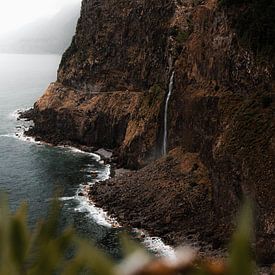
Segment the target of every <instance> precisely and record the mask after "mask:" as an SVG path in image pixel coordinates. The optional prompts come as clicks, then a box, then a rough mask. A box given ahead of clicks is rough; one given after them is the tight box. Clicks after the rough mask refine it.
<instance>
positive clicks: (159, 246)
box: [0, 109, 175, 258]
mask: <svg viewBox="0 0 275 275" xmlns="http://www.w3.org/2000/svg"><path fill="white" fill-rule="evenodd" d="M26 110H28V109H20V110H16V111H14V112H12V113H11V114H10V117H11V118H12V119H18V118H19V115H20V114H19V113H20V112H22V111H26ZM26 130H28V127H26V126H23V125H22V126H21V128H20V129H19V131H18V132H17V133H15V134H4V135H0V137H8V138H17V139H19V140H22V141H25V142H31V143H35V144H37V145H47V143H44V142H41V141H36V140H35V138H33V137H29V136H26V135H25V131H26ZM58 147H59V148H63V149H68V150H70V151H71V152H73V153H77V154H87V155H89V156H92V157H93V158H94V160H95V161H97V162H99V163H101V164H104V161H103V160H102V159H101V157H100V156H99V155H97V154H95V153H90V152H86V151H82V150H80V149H78V148H75V147H71V146H58ZM86 172H87V173H92V172H93V173H96V174H97V177H96V179H94V180H93V181H91V182H89V183H87V184H81V185H80V186H79V188H78V190H77V192H76V195H75V196H72V197H61V198H60V200H61V201H64V202H65V201H70V200H75V201H77V203H78V206H77V207H75V209H74V210H75V211H76V212H81V213H86V214H87V215H88V216H89V217H90V218H92V219H93V220H94V221H95V222H96V223H98V224H99V225H102V226H106V227H109V228H110V227H120V224H119V223H118V222H117V221H116V220H115V219H114V218H112V217H110V216H109V215H108V213H107V212H105V211H104V210H103V209H102V208H99V207H96V206H95V204H94V203H93V202H92V201H91V200H90V199H89V196H88V193H89V189H90V187H91V186H92V185H94V184H95V183H96V182H99V181H105V180H107V179H109V178H110V175H111V166H110V165H106V166H105V169H104V170H103V171H98V170H96V171H95V170H94V169H93V168H92V165H91V166H88V167H87V169H86ZM143 234H144V235H146V234H145V233H143ZM143 244H144V245H145V247H147V248H148V249H150V250H151V251H152V252H154V253H155V254H156V255H159V256H168V257H170V258H174V257H175V251H174V249H173V248H172V247H171V246H168V245H166V244H165V243H164V242H163V241H162V240H161V238H158V237H150V236H146V237H145V238H144V241H143Z"/></svg>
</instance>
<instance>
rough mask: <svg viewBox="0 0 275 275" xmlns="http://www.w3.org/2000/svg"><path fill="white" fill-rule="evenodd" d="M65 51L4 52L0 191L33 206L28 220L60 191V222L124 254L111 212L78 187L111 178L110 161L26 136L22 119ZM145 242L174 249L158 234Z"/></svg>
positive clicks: (160, 249)
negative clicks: (58, 52) (107, 212)
mask: <svg viewBox="0 0 275 275" xmlns="http://www.w3.org/2000/svg"><path fill="white" fill-rule="evenodd" d="M60 59H61V56H56V55H19V54H16V55H12V54H0V192H2V193H3V192H4V193H6V194H7V195H8V199H9V206H10V209H11V211H15V210H16V209H17V208H18V207H19V206H20V204H21V203H22V202H27V203H28V206H29V224H30V226H31V227H34V225H35V224H36V222H37V221H39V220H40V219H42V218H44V217H46V216H47V211H48V207H49V204H50V203H51V201H52V199H53V198H54V196H55V195H56V194H57V192H59V193H58V194H60V193H61V194H62V195H60V196H59V200H60V201H61V204H62V210H61V217H60V226H61V227H66V226H73V227H74V228H75V229H76V231H77V233H78V234H79V235H80V236H82V237H84V238H86V239H88V240H90V241H91V242H93V243H95V244H96V245H97V246H98V247H100V248H102V249H103V250H105V251H106V252H107V253H109V254H110V255H111V256H113V257H114V258H119V257H120V249H119V240H118V233H119V232H120V231H121V230H123V229H122V228H115V227H112V226H111V222H110V221H109V218H108V216H107V215H106V214H105V213H104V212H103V211H102V210H101V209H98V208H96V207H95V206H94V205H93V204H92V203H90V202H89V201H87V200H86V199H85V197H83V196H79V195H78V194H79V192H80V191H82V190H84V189H85V186H87V185H92V184H93V183H94V182H95V181H98V180H104V179H106V178H108V176H109V173H110V167H109V166H108V165H105V164H104V163H103V162H102V161H101V160H100V157H99V156H97V155H94V154H89V153H84V152H81V151H79V150H77V149H75V148H68V147H67V148H62V147H53V146H49V145H45V144H39V143H36V142H34V140H33V139H29V138H26V137H24V135H23V130H24V128H27V127H28V126H29V125H28V124H29V123H28V122H24V121H18V120H17V117H18V110H26V109H28V108H30V107H32V106H33V104H34V102H35V101H36V100H37V99H38V98H39V97H40V96H41V95H42V94H43V92H44V90H45V89H46V88H47V86H48V85H49V83H50V82H53V81H55V80H56V71H57V68H58V65H59V62H60ZM145 244H146V245H147V247H148V248H149V250H151V251H152V252H155V253H163V254H170V253H171V248H170V247H168V246H165V245H164V244H163V243H162V241H161V240H160V239H158V238H147V239H146V240H145Z"/></svg>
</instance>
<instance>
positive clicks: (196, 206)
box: [29, 0, 275, 263]
mask: <svg viewBox="0 0 275 275" xmlns="http://www.w3.org/2000/svg"><path fill="white" fill-rule="evenodd" d="M250 8H251V7H250V6H249V4H247V3H244V4H241V5H233V6H230V5H221V4H220V3H218V2H217V1H215V0H205V1H200V0H199V1H191V0H190V1H189V0H186V1H173V0H157V1H156V0H146V1H145V0H135V1H125V0H116V1H114V0H100V1H94V0H84V1H83V3H82V10H81V17H80V19H79V21H78V25H77V30H76V35H75V36H74V38H73V41H72V44H71V46H70V47H69V49H68V50H67V51H66V52H65V53H64V55H63V58H62V61H61V64H60V67H59V70H58V78H57V81H56V82H55V83H52V84H51V85H50V86H49V88H48V89H47V91H46V92H45V94H44V95H43V96H42V97H41V98H40V99H39V100H38V101H37V102H36V103H35V106H34V111H33V114H32V119H33V120H34V124H35V126H34V127H33V128H32V129H30V131H29V134H31V135H34V136H36V137H37V138H39V139H43V140H45V141H48V142H51V143H53V144H59V143H63V144H64V143H73V144H79V145H85V146H92V147H98V148H99V147H104V148H109V149H112V150H114V155H115V160H116V162H117V163H118V164H119V165H120V166H124V167H128V168H132V169H139V168H142V167H145V168H143V169H141V170H139V171H137V172H133V173H134V175H131V179H128V178H127V177H124V178H123V176H122V178H119V179H114V180H111V182H107V183H105V184H102V185H100V186H96V187H95V189H94V190H92V191H91V195H92V197H93V199H95V200H98V201H99V203H100V204H101V205H105V207H107V208H108V209H109V210H111V209H112V207H111V206H110V205H111V202H110V198H113V199H117V200H118V199H120V206H118V205H115V204H114V205H113V207H114V208H113V209H115V210H116V209H117V210H119V212H121V213H122V212H124V214H125V213H126V214H125V215H124V214H123V215H122V216H123V217H122V218H121V220H122V221H124V223H125V222H126V221H125V220H128V221H129V220H135V221H138V222H137V223H136V225H138V226H143V227H148V226H146V225H145V224H146V222H145V221H141V220H140V218H141V217H140V216H139V214H137V213H136V212H135V211H134V210H132V211H131V208H129V207H128V206H127V205H129V201H131V200H133V199H135V198H136V200H137V201H140V202H142V203H141V206H140V208H139V209H140V211H142V207H143V208H144V209H145V208H148V209H150V210H151V211H152V212H151V214H150V215H149V214H148V211H147V210H146V211H145V210H144V215H147V217H149V216H150V217H151V221H152V219H155V220H156V222H155V223H154V222H153V223H152V222H151V223H147V225H148V224H151V225H150V226H149V227H151V229H152V230H153V231H155V232H159V234H161V235H169V234H170V236H171V235H172V233H176V234H177V235H182V236H183V235H186V234H188V232H189V233H190V231H192V232H193V231H195V233H196V234H198V235H199V237H198V238H199V239H201V240H204V241H206V242H207V241H208V242H210V243H212V244H214V246H216V247H217V246H220V245H222V244H223V243H225V241H226V240H227V239H228V237H229V235H230V232H231V230H232V228H233V226H234V225H233V220H234V219H233V218H234V216H235V214H236V211H237V209H238V207H239V206H240V203H241V201H242V198H243V197H244V196H246V195H249V196H250V197H252V199H253V200H254V204H255V216H256V225H255V231H256V249H257V254H258V257H259V259H260V261H261V262H265V263H270V262H272V261H274V255H275V254H274V253H275V251H274V247H275V245H274V244H275V238H274V232H275V223H274V220H275V213H274V205H275V188H274V186H275V184H274V183H275V173H274V167H275V165H274V161H275V157H274V148H275V143H274V109H275V106H274V105H275V104H274V88H275V85H274V84H275V82H274V58H273V56H274V55H273V53H274V52H273V50H274V49H273V48H272V45H271V50H272V51H271V52H269V58H267V55H266V53H265V54H263V56H261V57H259V54H257V52H259V51H258V50H259V48H258V47H256V48H255V46H253V47H249V45H247V44H245V43H243V42H242V41H243V39H242V36H241V33H240V32H239V29H238V28H239V27H238V26H239V25H238V24H236V22H238V18H239V16H240V15H241V14H244V13H245V12H247V10H248V12H249V9H250ZM270 35H271V36H272V35H274V33H272V32H271V33H270V34H269V36H270ZM269 36H268V37H269ZM252 37H253V36H252ZM253 41H256V40H255V39H253ZM268 41H269V40H268ZM271 41H273V40H272V39H271ZM268 43H269V42H268ZM253 45H254V44H253ZM268 45H269V44H268ZM269 46H270V45H269ZM269 49H270V47H269ZM173 72H174V75H175V77H174V83H173V84H174V85H173V91H172V94H171V100H170V102H169V108H168V149H169V150H170V151H171V152H170V153H169V154H168V156H164V157H162V158H161V159H159V158H160V157H161V152H162V150H161V148H162V145H163V144H162V142H163V138H162V137H163V131H164V123H163V120H164V106H165V99H166V96H167V91H168V85H169V81H170V78H171V75H172V73H173ZM175 148H177V149H175ZM172 149H175V150H172ZM156 159H159V160H157V161H156V162H155V160H156ZM153 171H155V172H153ZM161 171H163V173H162V172H161ZM159 175H162V176H159ZM140 179H143V180H142V182H140ZM138 186H139V187H138ZM170 187H171V188H172V189H171V190H170ZM148 188H149V189H150V190H154V192H153V193H152V192H151V191H148V190H149V189H148ZM118 190H119V192H117V191H118ZM144 190H147V191H146V192H144ZM148 192H149V193H148ZM156 192H159V193H158V194H156ZM98 194H99V195H98ZM118 194H124V195H120V196H119V197H120V198H118ZM126 194H128V195H126ZM154 194H156V195H154ZM150 198H151V199H150ZM164 198H165V201H166V202H165V203H164V204H163V207H161V209H162V210H163V215H164V216H165V218H164V221H163V220H161V222H158V221H159V218H160V215H161V213H160V212H158V211H159V210H157V209H158V208H156V205H158V204H161V203H162V202H163V200H164ZM139 199H140V200H139ZM144 200H146V202H145V201H144ZM181 200H182V204H181V205H179V204H180V201H181ZM167 202H169V203H168V204H167ZM107 205H109V206H107ZM165 209H166V210H167V209H168V210H167V211H166V210H165ZM201 210H202V211H201ZM173 211H174V212H173ZM175 211H176V212H175ZM114 212H116V211H114ZM146 213H147V214H146ZM153 213H156V215H153ZM176 213H177V215H176ZM174 214H175V215H174ZM148 215H149V216H148ZM174 221H176V222H174ZM132 225H133V224H132ZM184 225H185V227H186V230H182V231H180V228H183V226H184ZM163 228H165V230H164V231H165V232H163ZM175 228H176V229H175ZM149 229H150V228H149ZM213 235H215V237H213ZM168 239H169V238H168ZM170 240H171V238H170ZM178 240H183V239H182V238H178Z"/></svg>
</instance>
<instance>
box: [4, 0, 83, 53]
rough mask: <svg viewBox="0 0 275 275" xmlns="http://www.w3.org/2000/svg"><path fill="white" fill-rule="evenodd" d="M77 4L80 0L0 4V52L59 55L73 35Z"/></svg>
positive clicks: (79, 3)
mask: <svg viewBox="0 0 275 275" xmlns="http://www.w3.org/2000/svg"><path fill="white" fill-rule="evenodd" d="M11 3H13V5H11ZM22 3H24V5H22ZM80 5H81V1H80V0H69V1H63V0H59V1H58V0H57V1H41V0H37V1H32V0H28V1H17V0H15V1H10V2H8V1H4V2H1V4H0V52H2V53H28V54H32V53H42V54H44V53H46V54H47V53H51V54H62V53H63V52H64V51H65V49H66V48H68V46H69V45H70V43H71V39H72V37H73V35H74V33H75V29H76V23H77V20H78V18H79V15H80Z"/></svg>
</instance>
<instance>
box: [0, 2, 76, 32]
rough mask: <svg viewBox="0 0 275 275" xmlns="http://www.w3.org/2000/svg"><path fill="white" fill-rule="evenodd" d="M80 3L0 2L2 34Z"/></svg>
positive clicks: (0, 28)
mask: <svg viewBox="0 0 275 275" xmlns="http://www.w3.org/2000/svg"><path fill="white" fill-rule="evenodd" d="M79 2H81V0H0V34H3V33H6V32H9V31H11V30H13V29H17V28H19V27H21V26H23V25H25V24H27V23H30V22H32V21H34V20H36V19H38V18H41V17H47V16H50V15H53V14H55V13H57V12H58V11H59V10H61V9H62V8H63V7H64V6H66V5H70V4H72V3H79Z"/></svg>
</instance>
